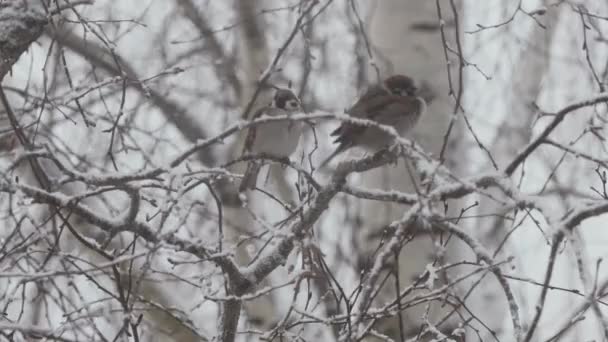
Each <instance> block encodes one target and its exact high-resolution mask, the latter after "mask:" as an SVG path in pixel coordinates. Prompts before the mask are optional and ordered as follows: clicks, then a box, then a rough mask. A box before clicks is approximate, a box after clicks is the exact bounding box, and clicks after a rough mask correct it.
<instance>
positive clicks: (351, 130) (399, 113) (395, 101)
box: [332, 93, 422, 146]
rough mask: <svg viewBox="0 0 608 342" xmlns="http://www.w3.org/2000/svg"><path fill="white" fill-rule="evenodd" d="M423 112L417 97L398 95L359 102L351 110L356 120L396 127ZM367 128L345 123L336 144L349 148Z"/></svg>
mask: <svg viewBox="0 0 608 342" xmlns="http://www.w3.org/2000/svg"><path fill="white" fill-rule="evenodd" d="M421 111H422V104H421V102H420V101H419V100H418V99H417V98H416V97H411V96H398V95H390V94H386V93H385V94H383V95H376V96H374V97H369V98H368V99H367V101H361V100H360V101H358V102H357V104H355V106H353V107H352V108H351V109H350V110H349V112H348V113H349V114H350V115H352V116H353V117H356V118H364V119H370V120H374V121H376V122H379V123H381V124H385V125H391V126H396V125H397V124H398V123H399V122H401V121H402V120H403V119H404V115H405V116H411V117H412V119H413V118H415V117H417V116H418V114H419V113H420V112H421ZM366 129H367V127H365V126H363V125H355V124H352V123H347V122H345V123H343V124H342V125H341V126H340V127H339V128H338V129H337V130H336V131H334V133H335V134H332V135H333V136H335V137H336V138H335V140H334V142H335V143H339V144H340V146H349V145H351V144H352V143H353V140H354V139H355V138H356V137H358V136H359V135H361V134H362V133H363V132H364V131H365V130H366Z"/></svg>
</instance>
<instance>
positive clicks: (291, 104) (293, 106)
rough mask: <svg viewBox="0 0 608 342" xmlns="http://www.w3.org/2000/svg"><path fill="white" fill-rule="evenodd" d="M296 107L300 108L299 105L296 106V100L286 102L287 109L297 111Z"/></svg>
mask: <svg viewBox="0 0 608 342" xmlns="http://www.w3.org/2000/svg"><path fill="white" fill-rule="evenodd" d="M298 107H300V105H299V104H298V101H296V100H291V101H289V102H287V108H289V109H297V108H298Z"/></svg>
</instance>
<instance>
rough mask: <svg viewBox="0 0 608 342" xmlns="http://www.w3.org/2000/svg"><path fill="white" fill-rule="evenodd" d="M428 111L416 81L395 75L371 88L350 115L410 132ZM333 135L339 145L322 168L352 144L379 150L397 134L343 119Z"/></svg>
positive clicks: (347, 111)
mask: <svg viewBox="0 0 608 342" xmlns="http://www.w3.org/2000/svg"><path fill="white" fill-rule="evenodd" d="M425 111H426V102H425V100H424V99H423V98H422V97H421V96H420V94H419V91H418V88H417V87H416V85H415V82H414V80H413V79H412V78H410V77H408V76H404V75H393V76H390V77H388V78H386V79H385V80H384V81H383V82H382V83H380V84H375V85H372V86H371V87H369V88H368V89H367V91H366V92H365V93H364V94H363V96H361V97H360V98H359V100H358V101H357V102H356V103H355V104H354V105H353V106H352V107H350V108H349V109H348V110H346V114H349V115H351V116H352V117H354V118H359V119H369V120H373V121H376V122H377V123H379V124H383V125H388V126H392V127H393V128H395V130H396V131H397V132H398V133H399V134H406V133H407V132H409V131H410V130H411V129H412V128H413V127H414V126H415V125H416V124H417V123H418V120H419V119H420V117H421V116H422V115H424V112H425ZM330 136H331V137H333V138H334V141H333V142H334V143H337V144H338V147H337V148H336V150H335V151H334V152H333V153H332V154H331V155H330V156H329V157H327V158H326V159H325V160H324V161H323V162H322V163H321V164H320V167H324V166H325V165H327V164H328V163H329V162H330V161H331V160H332V159H334V157H336V156H337V155H339V154H340V153H342V152H344V151H346V150H348V149H350V148H351V147H355V146H358V147H363V148H365V149H368V150H379V149H382V148H384V147H387V146H388V145H389V144H391V143H392V142H393V140H394V139H393V136H391V135H390V134H388V133H387V132H386V131H383V130H382V129H380V128H378V127H371V126H365V125H357V124H354V123H350V122H342V123H341V124H340V126H339V127H338V128H336V129H335V130H334V131H332V132H331V133H330Z"/></svg>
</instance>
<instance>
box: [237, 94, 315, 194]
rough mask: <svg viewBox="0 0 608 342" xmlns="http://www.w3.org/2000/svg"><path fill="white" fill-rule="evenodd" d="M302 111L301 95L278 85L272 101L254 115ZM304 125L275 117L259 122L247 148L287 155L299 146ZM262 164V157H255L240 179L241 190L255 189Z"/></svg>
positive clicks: (289, 113) (250, 150)
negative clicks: (258, 158)
mask: <svg viewBox="0 0 608 342" xmlns="http://www.w3.org/2000/svg"><path fill="white" fill-rule="evenodd" d="M299 112H302V106H301V104H300V100H299V99H298V97H297V96H296V95H295V94H294V93H293V92H292V91H291V90H288V89H277V91H276V92H275V94H274V98H273V100H272V103H271V104H270V105H268V106H266V107H263V108H261V109H260V110H258V111H257V112H256V113H255V114H254V115H253V118H254V119H256V118H258V117H260V116H262V115H268V116H279V115H291V114H296V113H299ZM303 129H304V123H303V122H301V121H287V120H286V121H273V122H269V123H264V124H260V125H257V126H254V127H251V128H250V129H249V132H248V134H247V138H246V140H245V151H244V152H251V153H254V154H258V153H265V154H268V155H272V156H275V157H281V158H287V157H289V156H290V155H291V154H292V153H293V152H294V151H295V150H296V148H297V147H298V143H299V141H300V135H301V134H302V131H303ZM261 168H262V164H261V163H260V162H259V161H252V162H250V163H249V165H247V170H246V171H245V175H244V176H243V179H242V181H241V185H240V187H239V192H244V191H245V190H248V189H254V188H255V186H256V182H257V178H258V173H259V172H260V169H261Z"/></svg>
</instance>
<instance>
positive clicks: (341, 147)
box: [318, 145, 350, 169]
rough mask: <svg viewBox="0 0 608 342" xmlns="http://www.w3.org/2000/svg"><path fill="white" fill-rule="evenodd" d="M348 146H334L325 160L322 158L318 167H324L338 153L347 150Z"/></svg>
mask: <svg viewBox="0 0 608 342" xmlns="http://www.w3.org/2000/svg"><path fill="white" fill-rule="evenodd" d="M349 148H350V146H349V145H340V146H338V148H336V150H335V151H334V152H333V153H332V154H330V155H329V157H327V158H325V160H323V161H322V162H321V164H319V167H318V168H319V169H322V168H325V166H327V164H329V162H330V161H332V160H333V159H334V158H335V157H336V156H337V155H338V154H340V153H342V152H344V151H346V150H348V149H349Z"/></svg>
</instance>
